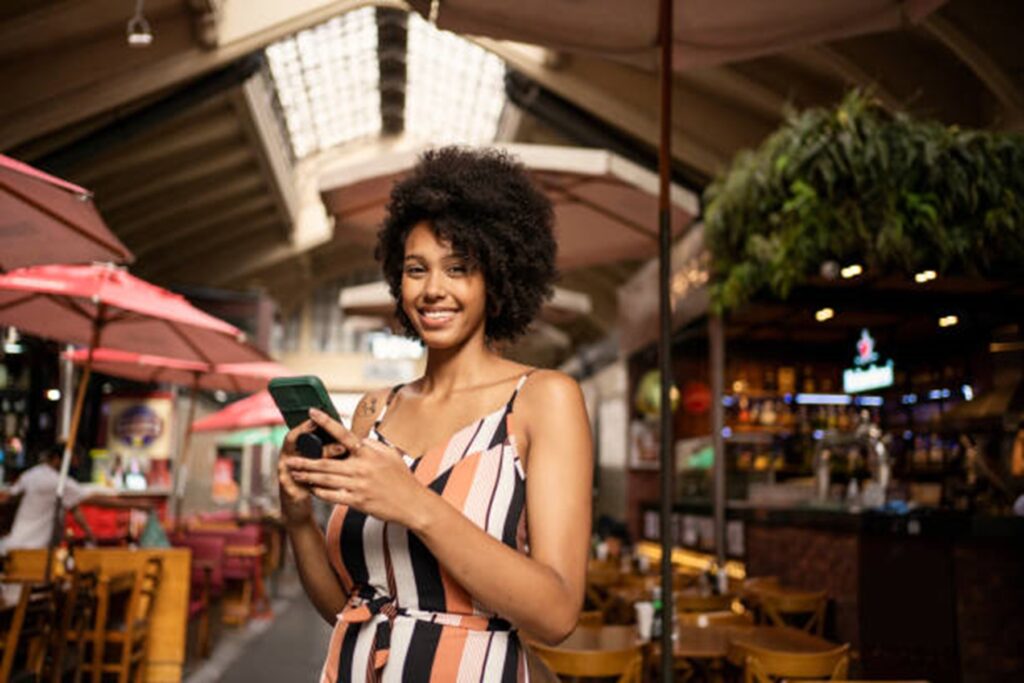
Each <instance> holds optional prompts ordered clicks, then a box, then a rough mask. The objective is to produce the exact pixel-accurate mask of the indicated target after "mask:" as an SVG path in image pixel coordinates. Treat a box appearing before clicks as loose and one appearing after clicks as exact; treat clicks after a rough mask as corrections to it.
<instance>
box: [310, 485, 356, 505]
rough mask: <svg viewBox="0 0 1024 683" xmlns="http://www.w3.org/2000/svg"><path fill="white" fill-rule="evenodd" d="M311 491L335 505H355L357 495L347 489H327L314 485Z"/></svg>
mask: <svg viewBox="0 0 1024 683" xmlns="http://www.w3.org/2000/svg"><path fill="white" fill-rule="evenodd" d="M310 492H311V493H312V494H313V495H314V496H316V497H317V498H319V499H320V500H324V501H327V502H328V503H334V504H335V505H346V506H348V507H354V503H355V497H354V496H353V495H352V493H351V492H350V491H346V490H345V489H325V488H318V487H316V486H314V487H313V488H311V489H310Z"/></svg>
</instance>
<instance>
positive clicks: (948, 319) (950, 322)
mask: <svg viewBox="0 0 1024 683" xmlns="http://www.w3.org/2000/svg"><path fill="white" fill-rule="evenodd" d="M959 322H960V319H959V318H957V317H956V316H955V315H944V316H942V317H941V318H939V327H953V326H954V325H956V324H957V323H959Z"/></svg>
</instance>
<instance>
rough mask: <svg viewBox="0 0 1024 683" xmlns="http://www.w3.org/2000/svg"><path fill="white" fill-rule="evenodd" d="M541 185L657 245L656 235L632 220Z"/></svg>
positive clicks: (561, 190) (566, 191)
mask: <svg viewBox="0 0 1024 683" xmlns="http://www.w3.org/2000/svg"><path fill="white" fill-rule="evenodd" d="M541 184H543V185H544V186H545V188H547V189H549V190H551V191H553V192H561V193H562V194H564V195H565V196H566V197H568V198H569V199H571V200H572V201H574V202H576V203H577V204H582V205H583V206H585V207H587V208H588V209H591V210H592V211H596V212H597V213H599V214H601V215H602V216H604V217H605V218H610V219H612V220H613V221H616V222H618V223H621V224H622V226H623V227H625V228H628V229H630V230H632V231H633V232H635V233H637V234H639V235H641V236H642V237H644V238H646V239H648V240H650V241H651V242H655V243H657V241H658V237H657V235H654V234H652V233H651V232H650V231H649V230H648V229H647V228H645V227H644V226H642V225H641V224H639V223H637V222H636V221H634V220H632V219H630V218H626V217H625V216H623V215H621V214H619V213H616V212H615V211H612V210H611V209H608V208H606V207H604V206H601V205H600V204H597V203H595V202H592V201H590V200H589V199H586V198H585V197H581V196H580V195H578V194H576V193H575V192H573V191H572V190H567V189H564V188H561V187H558V186H553V185H550V184H549V183H546V182H545V181H543V180H542V181H541Z"/></svg>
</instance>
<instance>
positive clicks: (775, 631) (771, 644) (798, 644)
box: [726, 626, 839, 666]
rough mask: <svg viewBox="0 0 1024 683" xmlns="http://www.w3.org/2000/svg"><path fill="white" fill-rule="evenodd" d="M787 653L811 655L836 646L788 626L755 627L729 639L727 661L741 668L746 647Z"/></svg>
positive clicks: (746, 651) (738, 632)
mask: <svg viewBox="0 0 1024 683" xmlns="http://www.w3.org/2000/svg"><path fill="white" fill-rule="evenodd" d="M748 645H749V646H752V647H756V648H761V649H764V650H774V651H776V652H788V653H792V654H813V653H816V652H827V651H829V650H834V649H836V648H837V647H839V646H838V644H836V643H833V642H831V641H828V640H825V639H824V638H822V637H820V636H815V635H812V634H810V633H807V632H805V631H801V630H799V629H795V628H789V627H788V626H756V627H754V628H752V629H748V630H745V631H744V630H739V631H736V632H734V634H733V635H732V636H731V637H730V638H729V651H728V654H727V655H726V657H727V659H728V660H729V661H730V662H732V663H733V664H735V665H736V666H743V662H744V661H746V658H747V653H748V652H749V649H748V648H747V647H746V646H748Z"/></svg>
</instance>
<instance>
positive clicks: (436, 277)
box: [423, 270, 445, 299]
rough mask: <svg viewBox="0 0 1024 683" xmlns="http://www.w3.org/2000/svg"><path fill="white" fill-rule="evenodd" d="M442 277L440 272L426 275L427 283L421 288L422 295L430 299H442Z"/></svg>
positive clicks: (443, 292)
mask: <svg viewBox="0 0 1024 683" xmlns="http://www.w3.org/2000/svg"><path fill="white" fill-rule="evenodd" d="M443 280H444V275H443V273H441V272H440V271H436V270H435V271H431V273H430V274H429V275H427V281H426V283H425V284H424V287H423V294H424V296H426V297H427V298H430V299H440V298H442V297H444V294H445V291H444V282H443Z"/></svg>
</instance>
